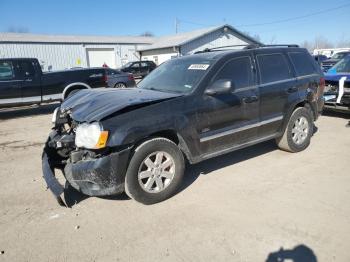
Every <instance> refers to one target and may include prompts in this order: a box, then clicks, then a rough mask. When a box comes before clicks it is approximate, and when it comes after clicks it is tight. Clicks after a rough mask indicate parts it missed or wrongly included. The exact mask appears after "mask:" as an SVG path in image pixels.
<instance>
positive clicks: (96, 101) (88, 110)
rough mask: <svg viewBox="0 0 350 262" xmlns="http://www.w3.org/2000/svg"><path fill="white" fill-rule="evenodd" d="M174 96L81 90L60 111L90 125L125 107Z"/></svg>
mask: <svg viewBox="0 0 350 262" xmlns="http://www.w3.org/2000/svg"><path fill="white" fill-rule="evenodd" d="M176 96H179V95H178V94H170V93H164V92H159V91H152V90H146V89H138V88H123V89H118V90H113V89H106V90H102V89H99V90H82V91H80V92H79V93H77V94H75V95H74V97H73V96H72V97H70V98H68V99H66V100H65V101H64V102H63V103H62V105H61V110H62V111H71V112H72V118H73V119H74V120H75V121H77V122H87V123H91V122H94V121H100V120H102V119H103V118H105V117H107V116H109V115H111V114H113V113H115V112H118V111H119V110H122V109H124V108H125V107H129V106H133V105H137V104H143V103H149V102H154V101H157V100H163V99H167V98H171V97H176Z"/></svg>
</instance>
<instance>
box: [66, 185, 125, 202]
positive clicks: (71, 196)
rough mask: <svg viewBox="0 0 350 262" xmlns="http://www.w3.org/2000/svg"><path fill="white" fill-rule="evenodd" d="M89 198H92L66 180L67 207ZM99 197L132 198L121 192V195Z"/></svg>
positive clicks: (102, 197) (121, 199)
mask: <svg viewBox="0 0 350 262" xmlns="http://www.w3.org/2000/svg"><path fill="white" fill-rule="evenodd" d="M88 198H90V196H88V195H84V194H83V193H81V192H79V191H77V190H76V189H75V188H73V187H72V186H70V185H69V184H68V183H67V182H66V185H65V188H64V200H65V204H66V205H67V207H69V208H71V207H73V206H74V205H77V204H79V203H80V202H82V201H84V200H86V199H88ZM98 198H101V199H105V200H119V201H123V200H129V199H130V198H129V197H128V195H127V194H126V193H121V194H119V195H112V196H101V197H98Z"/></svg>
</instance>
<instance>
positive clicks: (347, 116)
mask: <svg viewBox="0 0 350 262" xmlns="http://www.w3.org/2000/svg"><path fill="white" fill-rule="evenodd" d="M322 115H323V116H329V117H338V118H343V119H345V120H347V123H345V127H350V113H345V112H337V111H331V110H323V112H322Z"/></svg>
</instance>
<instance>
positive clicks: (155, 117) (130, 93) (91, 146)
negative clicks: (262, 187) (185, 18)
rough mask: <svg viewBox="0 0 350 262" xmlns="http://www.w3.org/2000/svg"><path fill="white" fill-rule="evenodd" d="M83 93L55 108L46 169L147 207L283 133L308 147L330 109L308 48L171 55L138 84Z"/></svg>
mask: <svg viewBox="0 0 350 262" xmlns="http://www.w3.org/2000/svg"><path fill="white" fill-rule="evenodd" d="M138 87H139V88H127V89H120V90H115V91H113V90H108V89H104V90H97V91H95V92H91V91H90V90H83V91H80V92H79V93H77V94H76V95H74V96H72V97H70V98H68V99H67V100H66V101H64V102H63V103H62V105H61V106H60V107H59V108H57V109H56V110H55V112H54V115H53V123H54V128H53V131H52V132H51V133H50V135H49V137H48V140H47V143H46V146H45V148H44V152H43V158H42V166H43V174H44V178H45V180H46V183H47V185H48V187H49V188H50V189H51V191H52V192H53V193H54V194H55V195H56V197H57V199H58V200H59V202H60V203H61V204H64V200H63V199H62V198H61V197H60V195H61V194H62V193H63V187H62V186H61V185H60V184H59V183H58V182H57V180H56V178H55V173H54V170H55V169H61V170H63V174H64V176H65V178H66V180H67V181H68V183H69V184H70V185H71V186H72V187H73V188H75V189H77V190H79V191H80V192H82V193H84V194H86V195H89V196H101V195H112V194H118V193H121V192H123V191H125V192H126V193H127V194H128V195H129V196H130V197H131V198H133V199H135V200H136V201H139V202H141V203H143V204H153V203H157V202H159V201H163V200H165V199H167V198H169V197H170V196H172V195H173V194H174V193H175V192H176V191H177V190H178V188H179V185H180V183H181V180H182V178H183V175H184V170H185V159H186V160H187V161H188V162H189V163H191V164H193V163H198V162H200V161H203V160H205V159H209V158H212V157H215V156H219V155H222V154H225V153H228V152H231V151H234V150H237V149H240V148H244V147H247V146H251V145H254V144H257V143H260V142H263V141H267V140H271V139H275V140H276V143H277V145H278V146H279V147H280V148H281V149H283V150H286V151H289V152H299V151H302V150H304V149H305V148H307V147H308V146H309V144H310V139H311V137H312V135H313V130H314V123H313V122H314V121H316V119H317V118H318V116H319V113H320V112H321V110H322V107H323V88H324V75H323V73H322V71H321V69H320V67H319V66H318V65H317V63H316V62H315V61H314V59H313V58H312V57H311V55H310V54H309V53H308V52H307V50H306V49H303V48H298V47H295V46H290V47H289V46H286V47H267V46H260V47H258V46H256V47H249V48H246V49H244V50H238V49H233V50H229V51H227V50H226V51H223V50H221V51H214V50H207V51H206V52H203V53H200V54H194V55H189V56H184V57H180V58H176V59H172V60H169V61H167V62H165V63H163V64H162V65H161V66H159V67H158V68H157V69H155V70H154V71H153V72H152V73H150V74H149V75H148V76H147V77H146V78H145V79H144V80H142V81H141V82H140V84H139V86H138Z"/></svg>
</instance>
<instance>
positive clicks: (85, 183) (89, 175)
mask: <svg viewBox="0 0 350 262" xmlns="http://www.w3.org/2000/svg"><path fill="white" fill-rule="evenodd" d="M51 137H52V136H50V138H49V139H48V141H47V143H46V145H45V148H44V152H43V156H42V171H43V177H44V179H45V181H46V184H47V187H48V188H49V189H50V191H51V192H52V193H53V194H54V196H55V197H56V198H57V201H58V202H59V204H60V205H65V206H66V203H65V201H64V198H63V193H64V187H63V186H62V185H61V184H60V183H59V182H58V180H57V178H56V175H55V169H60V170H62V172H63V175H64V177H65V179H66V181H67V182H68V183H69V184H70V185H71V186H72V187H73V188H75V189H76V190H78V191H80V192H82V193H83V194H86V195H89V196H106V195H114V194H119V193H122V192H123V191H124V180H125V173H126V169H127V164H128V159H129V153H130V148H126V149H123V150H120V151H118V152H110V153H108V154H106V155H97V156H96V157H90V156H87V154H86V153H84V152H80V151H72V152H71V153H70V154H69V158H68V159H63V158H61V157H59V156H58V154H57V151H56V149H54V148H52V147H50V144H51V145H52V143H49V142H50V139H51Z"/></svg>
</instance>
